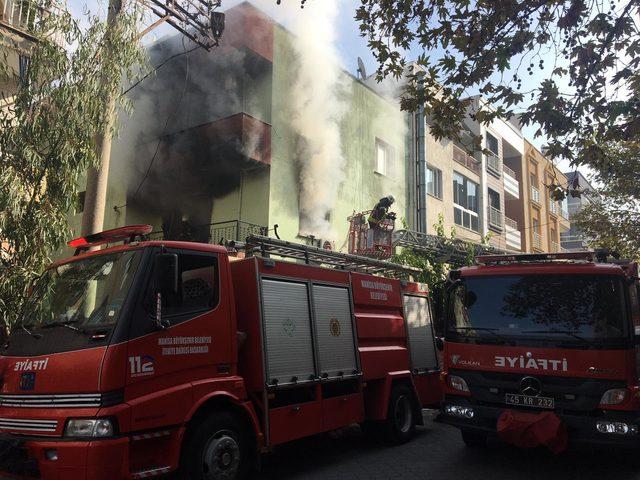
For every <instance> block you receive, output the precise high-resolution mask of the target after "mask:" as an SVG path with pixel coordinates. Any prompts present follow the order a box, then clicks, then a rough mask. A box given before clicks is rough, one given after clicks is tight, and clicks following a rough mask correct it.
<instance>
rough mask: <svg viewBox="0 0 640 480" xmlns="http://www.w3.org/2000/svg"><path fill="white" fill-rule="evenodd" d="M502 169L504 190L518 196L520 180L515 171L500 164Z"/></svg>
mask: <svg viewBox="0 0 640 480" xmlns="http://www.w3.org/2000/svg"><path fill="white" fill-rule="evenodd" d="M502 170H503V171H504V191H505V192H507V193H508V194H510V195H511V196H513V197H515V198H520V182H519V181H518V177H517V176H516V172H514V171H513V170H511V169H510V168H509V167H507V166H506V165H503V166H502Z"/></svg>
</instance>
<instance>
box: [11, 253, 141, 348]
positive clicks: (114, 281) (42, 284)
mask: <svg viewBox="0 0 640 480" xmlns="http://www.w3.org/2000/svg"><path fill="white" fill-rule="evenodd" d="M140 256H141V252H140V251H128V252H119V253H113V254H103V255H95V256H91V257H88V258H84V259H81V260H77V261H73V262H70V263H66V264H63V265H60V266H58V267H55V268H51V269H49V270H47V271H45V273H44V274H43V275H42V276H41V277H40V278H39V279H38V280H37V281H36V282H35V284H34V287H33V291H32V293H31V295H30V297H29V300H28V301H27V303H26V304H25V306H24V309H23V313H22V319H21V324H20V325H18V326H16V327H14V328H13V330H12V334H11V336H10V337H9V342H8V346H7V348H6V349H5V351H4V352H2V353H3V354H5V355H33V354H35V353H42V354H45V353H53V352H54V351H55V352H58V351H66V350H71V349H77V348H83V347H89V346H96V343H97V344H100V341H97V342H96V340H103V341H105V340H107V339H108V337H109V336H110V333H111V330H112V328H113V326H114V325H115V324H116V322H117V320H118V317H119V315H120V310H121V308H122V306H123V303H124V301H125V299H126V296H127V293H128V292H129V287H130V286H131V282H132V279H133V277H134V274H135V272H136V269H137V266H138V264H139V262H140ZM54 343H55V347H54V346H53V344H54ZM52 348H53V351H52V350H51V349H52ZM40 350H44V351H40Z"/></svg>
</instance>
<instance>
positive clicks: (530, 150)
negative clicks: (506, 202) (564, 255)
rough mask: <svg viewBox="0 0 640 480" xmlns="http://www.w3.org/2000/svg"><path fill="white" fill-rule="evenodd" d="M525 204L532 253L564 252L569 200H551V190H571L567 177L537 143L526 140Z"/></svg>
mask: <svg viewBox="0 0 640 480" xmlns="http://www.w3.org/2000/svg"><path fill="white" fill-rule="evenodd" d="M523 159H524V165H525V166H524V171H525V176H524V182H525V186H526V188H525V189H524V198H525V201H524V202H523V205H524V208H525V212H526V215H527V217H528V222H527V224H526V230H525V231H524V232H523V233H524V234H523V238H524V241H525V246H526V249H527V251H529V252H552V253H556V252H560V251H561V250H562V245H561V236H562V235H563V234H564V233H565V232H567V231H568V230H569V228H570V222H569V211H568V206H567V201H566V200H564V201H562V202H558V201H556V200H555V199H553V198H552V197H551V189H550V188H549V187H551V186H553V185H558V186H560V187H562V188H563V189H566V188H567V178H566V176H565V175H564V174H563V173H562V172H560V170H558V168H557V167H556V166H555V165H554V164H553V162H551V161H550V160H549V159H547V158H546V157H545V156H544V155H543V154H542V153H541V152H540V151H539V150H538V149H537V148H536V147H535V146H534V145H533V144H531V143H530V142H529V141H527V140H525V155H524V157H523Z"/></svg>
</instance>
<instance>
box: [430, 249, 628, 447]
mask: <svg viewBox="0 0 640 480" xmlns="http://www.w3.org/2000/svg"><path fill="white" fill-rule="evenodd" d="M604 257H606V255H602V256H601V258H600V260H601V261H599V262H597V261H595V260H596V259H595V258H594V254H593V253H561V254H539V255H515V256H510V255H503V256H487V257H479V258H478V265H476V266H473V267H466V268H462V269H460V270H457V271H454V272H452V273H451V277H450V280H451V283H450V285H449V288H448V302H447V311H448V313H447V318H446V326H445V346H444V360H443V363H444V365H443V370H444V372H443V380H444V385H445V386H444V388H445V397H444V402H443V406H442V415H441V417H440V419H441V420H442V421H444V422H445V423H448V424H451V425H455V426H457V427H459V428H460V430H461V432H462V438H463V440H464V441H465V443H467V444H468V445H472V446H477V445H483V444H484V443H485V442H486V440H487V438H489V437H496V436H498V437H500V438H502V439H503V440H506V441H508V442H511V443H514V444H516V445H519V446H522V447H534V446H538V445H544V446H546V447H549V448H550V449H551V450H553V451H561V450H563V449H564V448H565V446H566V444H567V442H568V441H574V442H588V443H593V444H613V445H627V446H635V447H637V446H640V433H639V431H638V430H639V428H640V382H639V380H638V379H639V377H640V370H639V365H640V353H639V352H640V350H639V348H638V345H640V309H639V305H638V296H639V287H638V266H637V264H635V263H628V262H627V263H622V262H613V263H611V262H606V261H604V260H605V258H604Z"/></svg>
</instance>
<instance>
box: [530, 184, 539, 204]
mask: <svg viewBox="0 0 640 480" xmlns="http://www.w3.org/2000/svg"><path fill="white" fill-rule="evenodd" d="M531 201H532V202H535V203H537V204H538V205H540V190H538V189H537V188H536V187H534V186H533V185H532V186H531Z"/></svg>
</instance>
